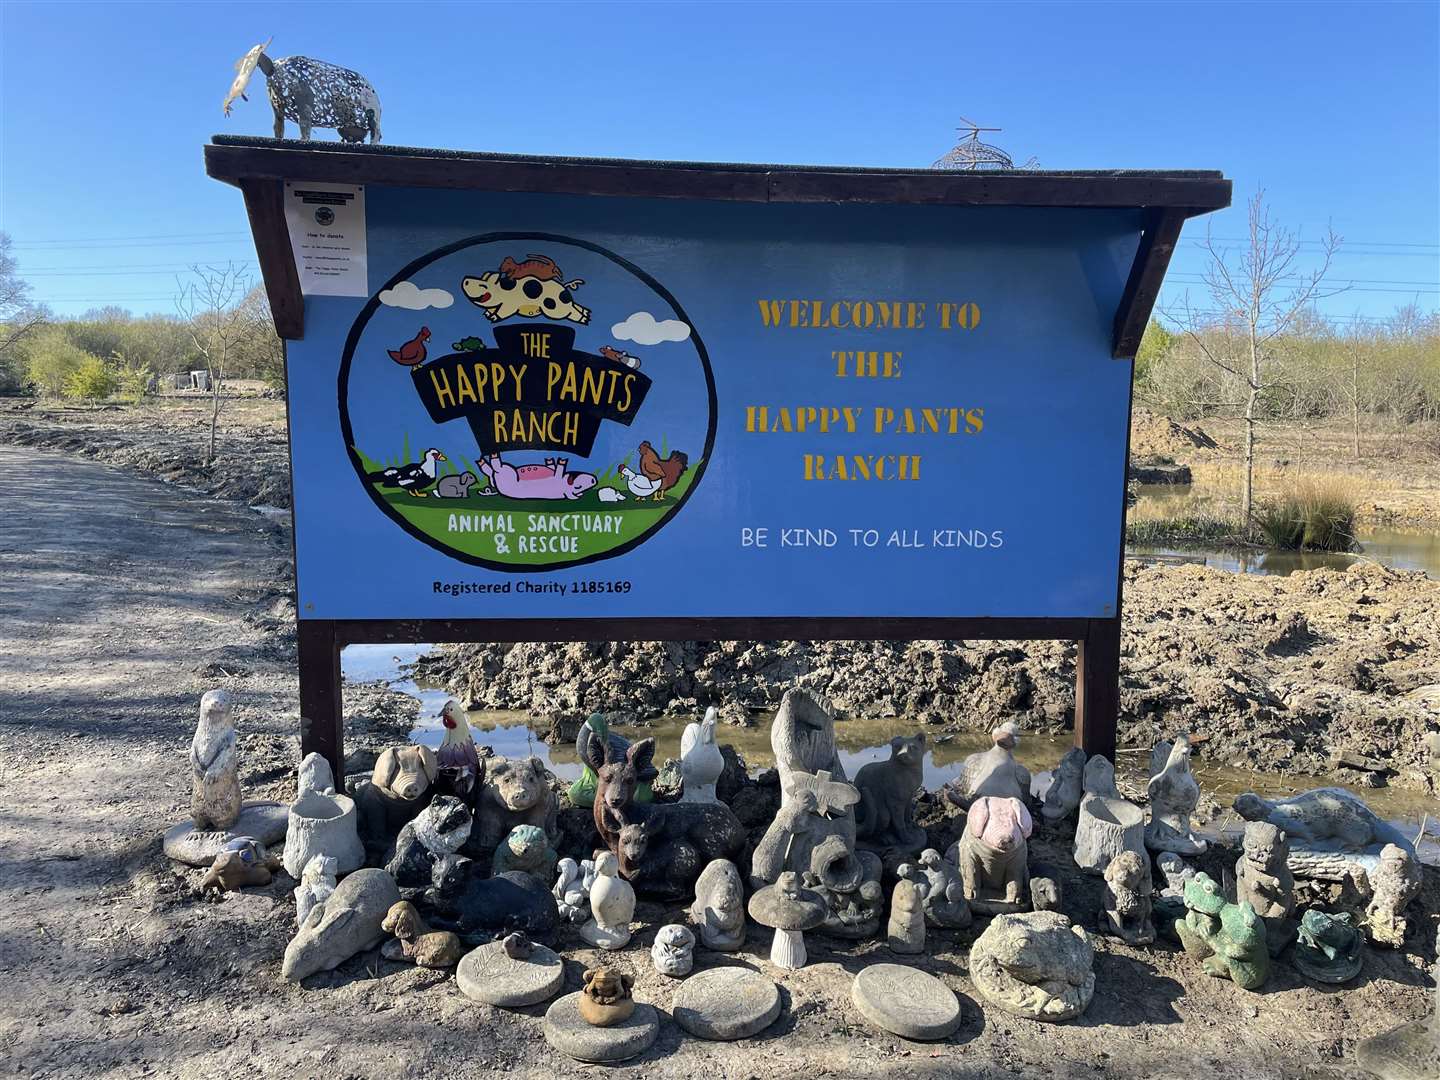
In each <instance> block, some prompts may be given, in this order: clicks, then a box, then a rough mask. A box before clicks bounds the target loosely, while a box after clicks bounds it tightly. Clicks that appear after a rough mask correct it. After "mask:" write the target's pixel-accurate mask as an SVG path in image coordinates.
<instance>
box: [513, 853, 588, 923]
mask: <svg viewBox="0 0 1440 1080" xmlns="http://www.w3.org/2000/svg"><path fill="white" fill-rule="evenodd" d="M496 850H497V851H498V850H499V849H498V848H497V849H496ZM556 872H557V873H558V875H559V876H558V877H557V878H556V879H555V885H554V886H553V887H552V888H551V890H550V894H551V895H552V896H554V897H555V904H556V906H557V907H558V908H559V910H560V917H561V918H562V919H564V920H565V921H566V922H568V923H581V922H584V921H585V920H586V919H587V918H588V917H589V915H590V889H589V888H588V887H587V886H586V884H585V878H584V876H583V875H582V874H581V872H580V865H579V863H577V862H576V861H575V860H574V859H561V860H560V862H559V864H558V867H557V870H556Z"/></svg>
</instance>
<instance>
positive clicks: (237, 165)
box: [205, 135, 1230, 775]
mask: <svg viewBox="0 0 1440 1080" xmlns="http://www.w3.org/2000/svg"><path fill="white" fill-rule="evenodd" d="M205 169H206V172H207V173H209V175H210V176H212V177H215V178H216V179H218V180H223V181H225V182H226V183H230V184H234V185H236V186H237V187H239V188H240V190H241V192H242V193H243V195H244V197H245V209H246V212H247V213H248V215H249V217H250V227H251V230H252V231H253V232H254V234H255V251H256V256H257V258H258V260H259V263H260V270H261V274H262V276H263V277H264V280H265V290H266V293H267V295H268V296H269V299H270V309H271V313H272V315H273V317H274V320H275V329H276V332H277V333H278V334H279V335H280V337H281V338H283V339H285V340H288V341H293V340H297V339H299V338H301V337H303V336H304V333H305V305H304V299H303V297H302V296H301V293H300V277H299V274H298V272H297V270H296V266H295V257H294V252H293V251H292V250H291V247H290V238H289V233H288V230H287V229H286V225H285V215H284V200H283V187H282V182H283V181H285V180H299V181H316V182H326V181H328V182H330V183H352V184H377V185H383V186H402V187H435V188H462V189H469V190H484V191H539V192H548V193H566V194H584V195H602V196H610V197H616V198H622V197H632V198H635V197H638V198H676V199H719V200H728V201H743V202H788V203H889V204H905V203H909V204H922V205H945V206H1035V207H1039V206H1045V207H1064V208H1068V209H1106V208H1109V209H1115V208H1129V209H1139V210H1141V211H1142V212H1143V215H1144V224H1143V231H1142V233H1141V238H1140V244H1139V247H1138V248H1137V250H1136V253H1135V260H1134V263H1133V264H1132V266H1131V268H1130V273H1129V277H1128V279H1127V281H1126V284H1125V290H1124V293H1123V294H1122V297H1121V300H1120V304H1119V306H1118V308H1117V310H1116V312H1115V322H1114V335H1113V339H1112V353H1113V355H1114V356H1115V358H1116V359H1121V360H1131V359H1133V358H1134V356H1135V352H1136V350H1137V349H1138V348H1139V345H1140V339H1141V336H1142V335H1143V334H1144V332H1145V326H1146V323H1147V322H1148V321H1149V318H1150V312H1151V310H1152V309H1153V307H1154V305H1155V299H1156V297H1157V295H1158V294H1159V291H1160V284H1161V282H1162V280H1163V279H1164V277H1165V270H1166V267H1167V266H1168V265H1169V263H1170V257H1171V255H1172V254H1173V252H1174V250H1175V245H1176V243H1177V242H1178V241H1179V237H1180V228H1181V226H1182V225H1183V224H1184V222H1185V220H1186V219H1187V218H1190V217H1194V216H1196V215H1198V214H1205V213H1209V212H1210V211H1212V210H1218V209H1220V208H1222V207H1226V206H1229V205H1230V181H1229V180H1226V179H1225V178H1224V177H1223V176H1222V175H1221V174H1220V173H1219V172H1213V171H1205V170H1183V171H1136V170H1125V171H1090V172H1048V171H1047V172H1040V171H1025V170H1015V171H1003V172H937V171H935V170H933V169H860V168H835V167H809V166H788V165H749V164H712V163H708V162H656V161H628V160H618V159H609V158H550V157H527V156H520V155H503V154H481V153H465V152H456V151H446V150H427V149H416V148H410V147H390V146H385V147H379V146H351V145H347V144H341V143H319V142H295V141H292V140H286V139H258V138H237V137H233V136H231V137H227V136H220V135H217V136H215V137H214V139H213V141H212V143H211V144H210V145H208V146H206V147H205ZM1132 393H1133V387H1132ZM1127 430H1128V428H1127ZM1128 460H1129V442H1128V435H1127V442H1126V461H1127V462H1128ZM1118 482H1119V483H1120V484H1122V485H1123V484H1124V482H1125V475H1124V472H1123V470H1122V473H1121V476H1120V477H1119V478H1118ZM1120 525H1121V530H1120V536H1121V544H1120V549H1119V550H1118V551H1117V552H1116V566H1115V605H1114V610H1113V614H1111V615H1110V616H1108V617H1106V618H1102V619H1045V618H1008V619H983V618H954V619H947V618H934V619H929V618H927V619H909V618H905V619H901V618H895V619H877V618H778V619H773V618H772V619H758V618H757V619H729V618H727V619H678V618H660V619H563V620H562V619H419V620H410V619H407V620H381V621H369V620H365V621H361V620H339V621H335V620H325V619H305V618H298V619H297V635H298V642H299V667H300V715H301V717H302V719H301V730H300V744H301V752H302V753H309V752H310V751H312V750H313V751H318V752H320V753H322V754H324V755H325V756H326V757H327V758H329V759H330V762H331V764H332V765H333V766H334V767H335V769H336V770H337V775H339V770H342V769H343V761H344V737H343V730H344V729H343V721H342V710H341V685H340V650H341V649H343V648H344V647H345V646H346V645H358V644H384V643H389V642H419V641H426V642H430V641H435V642H442V641H504V642H511V641H624V640H642V641H643V640H661V641H664V640H691V641H717V640H741V641H767V640H769V641H776V640H802V641H803V640H901V641H904V640H917V639H926V640H934V639H938V640H952V639H958V640H964V639H974V640H1022V641H1025V640H1029V641H1034V640H1062V641H1075V642H1077V643H1078V649H1077V652H1076V657H1075V743H1076V745H1077V746H1081V747H1083V748H1084V749H1085V751H1086V752H1087V753H1090V754H1102V755H1104V756H1106V757H1108V758H1111V759H1112V760H1113V759H1114V756H1115V725H1116V720H1117V718H1118V716H1119V710H1120V616H1121V603H1122V600H1123V576H1122V574H1121V571H1122V569H1123V563H1124V557H1125V552H1124V535H1125V529H1124V526H1125V510H1124V500H1123V499H1122V500H1121V520H1120ZM297 600H298V598H297ZM297 610H298V603H297Z"/></svg>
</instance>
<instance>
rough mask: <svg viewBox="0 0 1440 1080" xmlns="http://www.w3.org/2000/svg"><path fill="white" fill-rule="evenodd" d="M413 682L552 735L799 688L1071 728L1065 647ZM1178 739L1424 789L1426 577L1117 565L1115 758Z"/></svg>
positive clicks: (463, 661) (957, 726)
mask: <svg viewBox="0 0 1440 1080" xmlns="http://www.w3.org/2000/svg"><path fill="white" fill-rule="evenodd" d="M416 676H417V677H418V678H419V679H421V680H423V681H425V682H428V683H431V684H436V685H443V686H445V687H446V688H448V689H449V690H450V691H451V692H453V693H457V694H459V695H460V696H462V697H463V698H464V699H466V700H467V702H468V703H469V704H470V706H471V707H472V708H481V709H516V710H524V711H529V712H531V713H532V714H533V715H534V716H535V717H536V718H537V719H539V720H541V721H542V722H548V723H550V724H551V725H552V728H553V733H552V738H553V739H554V740H556V741H568V740H569V739H572V738H573V737H574V733H575V731H576V730H577V727H578V725H579V723H580V722H581V721H582V720H583V718H584V717H585V716H586V715H588V714H589V713H590V712H591V711H593V710H601V711H604V712H605V713H606V714H607V715H609V716H610V717H611V719H612V720H613V721H615V722H617V723H625V724H645V723H649V722H651V721H654V720H656V719H659V718H662V717H667V716H675V715H682V714H690V713H695V712H698V711H700V710H703V709H704V708H705V706H707V705H709V704H716V705H719V706H720V707H721V710H722V716H723V717H724V718H725V719H726V720H728V721H730V722H732V723H747V722H751V721H752V720H753V718H754V716H755V714H757V713H764V712H768V711H771V710H773V709H774V708H775V707H776V706H777V705H778V703H779V700H780V698H781V696H782V695H783V694H784V692H785V691H786V690H788V689H790V688H792V687H801V688H804V689H806V690H808V691H809V692H811V693H812V694H814V695H815V696H816V697H818V698H820V699H821V700H823V701H825V702H826V703H827V704H828V705H829V707H831V708H832V709H833V710H834V711H835V712H836V713H837V714H838V715H839V716H840V717H841V718H850V717H892V716H898V717H905V718H908V719H910V720H912V721H914V722H915V723H916V724H923V725H929V726H932V727H936V728H940V729H942V730H949V731H987V730H989V729H990V728H991V727H993V726H994V725H995V724H996V723H998V722H1000V721H1002V720H1004V719H1015V720H1018V721H1019V722H1020V723H1021V724H1022V725H1023V726H1024V727H1025V728H1027V729H1029V730H1034V731H1049V732H1059V731H1063V730H1065V729H1067V728H1069V727H1070V726H1071V725H1072V722H1073V715H1074V679H1075V646H1074V644H1073V643H1070V642H1011V641H913V642H874V641H863V642H854V641H832V642H799V641H790V642H763V643H761V642H739V641H719V642H661V641H631V642H576V643H566V644H554V643H528V642H527V643H498V644H483V645H455V646H445V647H442V648H440V649H439V650H438V651H437V652H435V653H432V654H431V655H429V656H427V657H425V658H423V659H422V660H421V661H420V662H419V664H418V665H417V671H416ZM1179 731H1189V732H1191V733H1193V734H1195V735H1197V736H1201V737H1203V738H1202V741H1200V745H1199V748H1198V753H1199V754H1200V755H1201V756H1202V757H1204V758H1207V759H1209V760H1211V761H1214V762H1218V763H1223V764H1230V765H1235V766H1238V767H1243V768H1247V769H1251V770H1257V771H1269V772H1280V773H1292V774H1293V773H1300V774H1321V773H1331V772H1335V770H1337V768H1338V769H1339V770H1340V771H1339V773H1338V775H1339V776H1340V777H1341V778H1342V779H1345V780H1347V781H1352V782H1358V783H1366V782H1374V783H1378V782H1381V778H1385V779H1386V780H1388V782H1391V783H1394V784H1397V785H1399V786H1405V787H1412V788H1427V787H1432V788H1433V786H1434V772H1435V770H1436V769H1437V767H1440V747H1436V746H1435V745H1434V744H1435V742H1437V741H1440V740H1437V739H1432V738H1431V736H1432V734H1434V733H1437V732H1440V582H1435V581H1431V580H1430V579H1428V578H1426V577H1425V576H1424V575H1423V574H1419V573H1403V572H1394V571H1389V570H1385V569H1383V568H1381V567H1379V566H1377V565H1374V564H1369V563H1357V564H1356V565H1354V566H1352V567H1350V568H1349V569H1347V570H1345V571H1335V570H1314V571H1309V572H1304V573H1297V574H1294V575H1291V576H1290V577H1263V576H1259V575H1247V574H1230V573H1225V572H1223V571H1218V570H1212V569H1208V568H1206V567H1203V566H1193V565H1185V566H1144V565H1128V566H1127V567H1126V571H1125V616H1124V635H1123V640H1122V659H1121V717H1120V730H1119V735H1120V741H1121V743H1122V745H1128V746H1135V747H1148V746H1150V745H1151V744H1152V743H1153V741H1154V740H1155V739H1157V738H1159V737H1162V736H1163V737H1169V736H1171V735H1173V734H1175V733H1177V732H1179Z"/></svg>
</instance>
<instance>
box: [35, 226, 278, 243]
mask: <svg viewBox="0 0 1440 1080" xmlns="http://www.w3.org/2000/svg"><path fill="white" fill-rule="evenodd" d="M249 235H250V234H249V233H248V232H242V231H238V230H234V229H230V230H224V231H215V232H189V233H137V234H134V235H131V236H67V237H50V238H48V239H46V238H42V239H39V240H17V241H15V242H14V243H13V244H12V246H13V247H41V246H43V245H46V244H90V243H107V244H108V243H119V242H121V241H126V240H193V239H198V238H199V237H202V236H246V237H248V236H249Z"/></svg>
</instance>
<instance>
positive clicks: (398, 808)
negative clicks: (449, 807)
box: [354, 746, 440, 866]
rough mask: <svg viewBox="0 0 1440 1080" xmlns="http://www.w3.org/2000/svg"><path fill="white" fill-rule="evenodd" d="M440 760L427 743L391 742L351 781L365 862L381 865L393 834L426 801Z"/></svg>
mask: <svg viewBox="0 0 1440 1080" xmlns="http://www.w3.org/2000/svg"><path fill="white" fill-rule="evenodd" d="M439 774H440V762H439V759H438V758H437V757H436V756H435V751H434V750H432V749H430V747H428V746H392V747H389V748H388V749H386V750H384V751H382V752H381V754H380V756H379V757H378V758H377V759H376V760H375V768H374V771H372V772H371V774H370V777H369V779H368V780H360V781H358V782H356V783H355V784H354V798H355V808H356V817H357V822H358V825H359V829H360V839H361V841H362V842H363V843H364V845H365V855H366V859H367V860H368V861H369V862H372V863H375V864H377V865H381V866H383V865H384V864H385V863H386V862H388V861H389V860H390V857H391V855H392V854H393V853H394V841H395V837H396V834H397V833H399V832H400V830H401V828H403V827H404V826H405V825H406V824H408V823H409V822H410V821H412V820H414V818H415V816H416V815H417V814H419V813H420V811H421V810H424V809H425V807H427V806H429V805H430V800H431V799H432V798H433V797H434V795H435V786H434V785H435V780H436V777H438V776H439Z"/></svg>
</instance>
